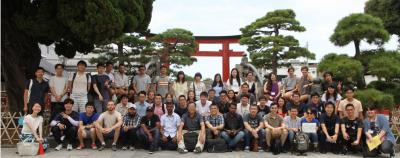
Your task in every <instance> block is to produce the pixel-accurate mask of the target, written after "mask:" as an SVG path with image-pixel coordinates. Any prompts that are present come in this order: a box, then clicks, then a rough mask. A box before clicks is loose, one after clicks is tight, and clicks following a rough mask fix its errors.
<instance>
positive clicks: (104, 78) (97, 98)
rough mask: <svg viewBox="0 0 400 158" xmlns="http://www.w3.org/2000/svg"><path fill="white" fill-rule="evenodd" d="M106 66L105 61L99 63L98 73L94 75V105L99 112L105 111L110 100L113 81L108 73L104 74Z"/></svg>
mask: <svg viewBox="0 0 400 158" xmlns="http://www.w3.org/2000/svg"><path fill="white" fill-rule="evenodd" d="M104 70H105V66H104V64H103V63H98V64H97V75H93V77H92V84H93V91H94V92H95V94H94V106H95V107H96V110H97V111H98V112H99V113H102V112H104V111H105V110H106V109H105V107H106V104H107V102H108V101H109V100H110V94H109V92H110V89H111V84H112V81H111V79H110V78H109V76H108V75H106V74H104Z"/></svg>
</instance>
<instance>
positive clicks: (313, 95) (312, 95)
mask: <svg viewBox="0 0 400 158" xmlns="http://www.w3.org/2000/svg"><path fill="white" fill-rule="evenodd" d="M315 96H317V97H319V94H318V93H317V92H314V93H311V95H310V97H311V98H312V97H315Z"/></svg>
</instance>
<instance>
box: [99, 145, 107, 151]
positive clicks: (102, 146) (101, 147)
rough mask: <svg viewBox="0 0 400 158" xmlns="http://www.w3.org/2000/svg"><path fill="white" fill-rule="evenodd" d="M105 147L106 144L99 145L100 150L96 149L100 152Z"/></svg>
mask: <svg viewBox="0 0 400 158" xmlns="http://www.w3.org/2000/svg"><path fill="white" fill-rule="evenodd" d="M105 147H106V144H101V146H100V148H99V149H98V150H99V151H102V150H103V149H104V148H105Z"/></svg>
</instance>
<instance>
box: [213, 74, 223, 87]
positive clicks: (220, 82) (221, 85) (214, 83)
mask: <svg viewBox="0 0 400 158" xmlns="http://www.w3.org/2000/svg"><path fill="white" fill-rule="evenodd" d="M217 76H219V78H220V80H219V82H217V80H216V79H217ZM217 84H219V87H223V86H224V83H223V82H222V77H221V74H219V73H217V74H215V75H214V81H213V83H212V86H211V87H215V86H217Z"/></svg>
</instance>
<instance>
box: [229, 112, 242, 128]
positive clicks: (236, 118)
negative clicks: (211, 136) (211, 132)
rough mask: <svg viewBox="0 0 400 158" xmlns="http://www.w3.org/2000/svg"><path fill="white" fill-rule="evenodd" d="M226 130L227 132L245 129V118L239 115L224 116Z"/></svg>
mask: <svg viewBox="0 0 400 158" xmlns="http://www.w3.org/2000/svg"><path fill="white" fill-rule="evenodd" d="M224 121H225V123H224V125H225V126H224V129H226V130H233V129H235V130H239V129H243V126H244V125H243V118H242V116H240V115H239V114H237V113H234V114H232V113H226V114H224Z"/></svg>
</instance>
